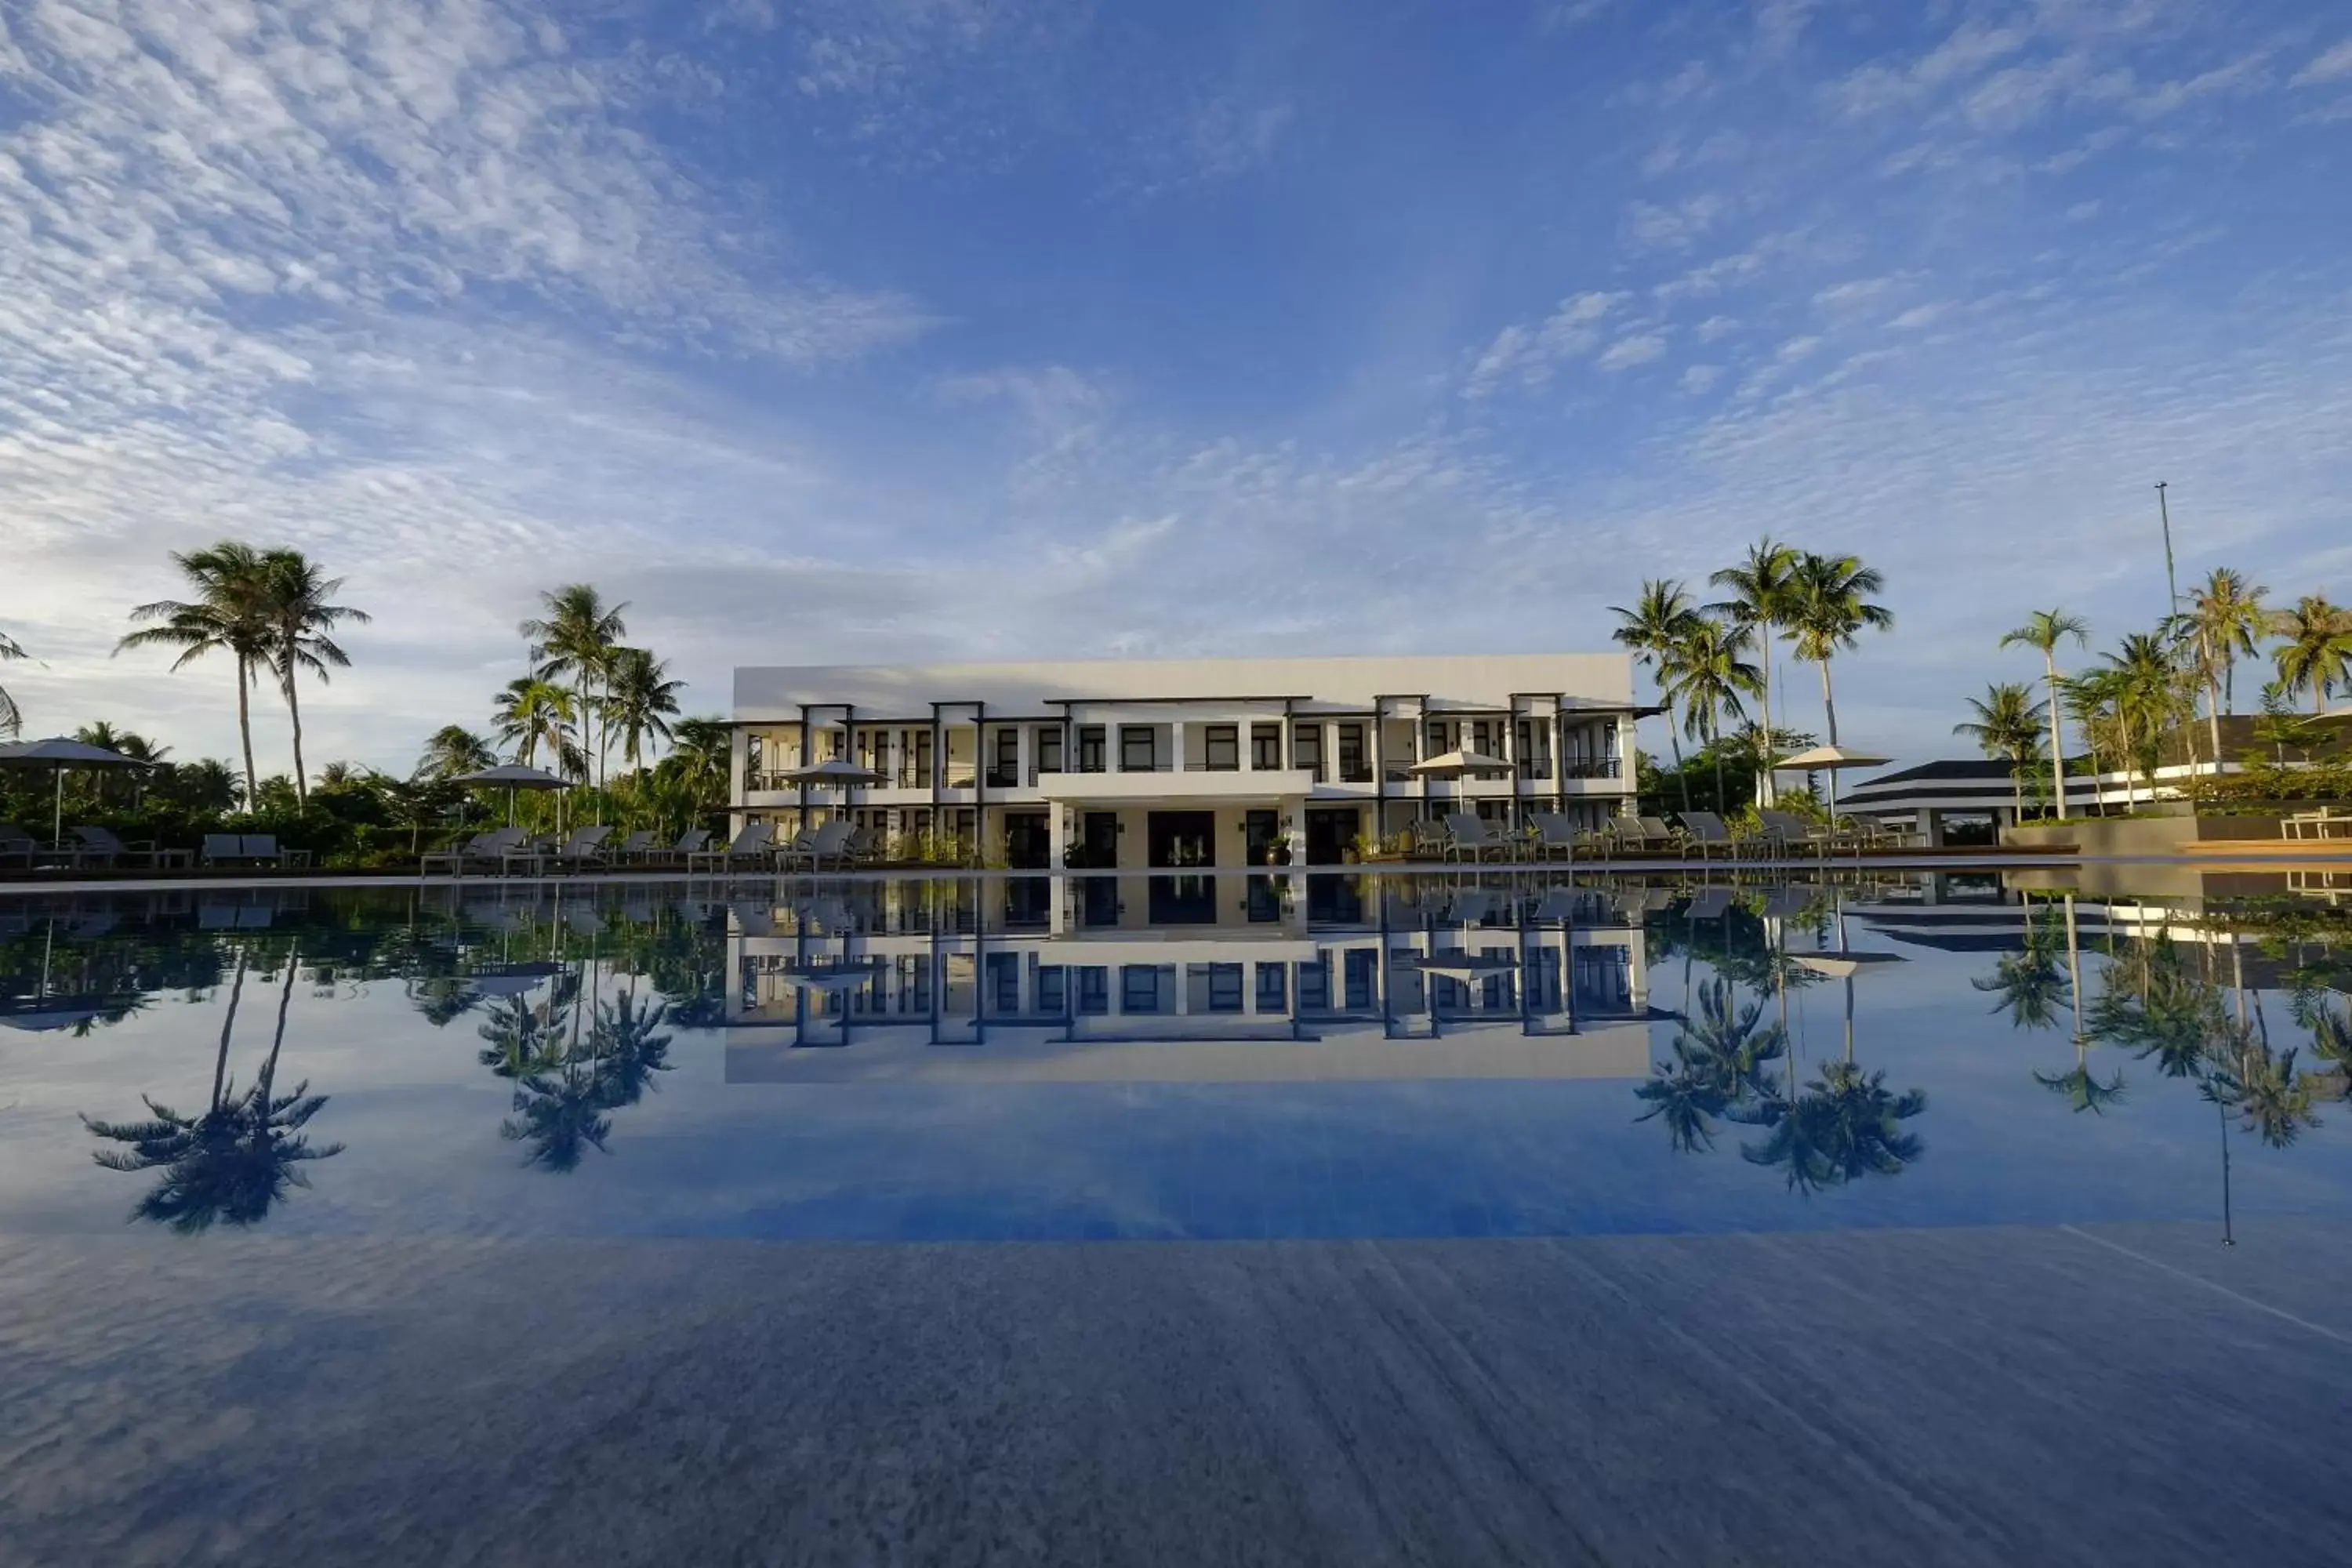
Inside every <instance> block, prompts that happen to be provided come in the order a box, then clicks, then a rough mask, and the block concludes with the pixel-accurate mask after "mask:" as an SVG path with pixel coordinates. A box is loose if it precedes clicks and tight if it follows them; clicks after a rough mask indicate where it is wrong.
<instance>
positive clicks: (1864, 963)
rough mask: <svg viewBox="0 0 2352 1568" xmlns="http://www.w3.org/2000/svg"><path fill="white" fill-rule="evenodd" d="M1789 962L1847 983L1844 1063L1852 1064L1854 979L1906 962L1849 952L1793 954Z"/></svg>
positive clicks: (1896, 957)
mask: <svg viewBox="0 0 2352 1568" xmlns="http://www.w3.org/2000/svg"><path fill="white" fill-rule="evenodd" d="M1789 958H1790V962H1791V963H1799V964H1801V965H1803V966H1804V967H1805V968H1807V969H1810V970H1811V971H1812V972H1813V973H1816V974H1826V975H1829V976H1830V977H1831V978H1832V979H1835V980H1842V981H1843V982H1844V983H1845V1059H1846V1060H1848V1061H1852V1060H1853V977H1854V976H1855V975H1856V974H1859V973H1862V972H1863V971H1864V970H1865V969H1875V968H1877V967H1879V966H1880V965H1882V964H1888V963H1905V962H1906V960H1905V959H1904V958H1902V957H1901V956H1900V955H1898V954H1895V953H1892V952H1854V951H1853V950H1852V949H1850V948H1835V949H1832V950H1831V951H1829V952H1792V953H1790V955H1789Z"/></svg>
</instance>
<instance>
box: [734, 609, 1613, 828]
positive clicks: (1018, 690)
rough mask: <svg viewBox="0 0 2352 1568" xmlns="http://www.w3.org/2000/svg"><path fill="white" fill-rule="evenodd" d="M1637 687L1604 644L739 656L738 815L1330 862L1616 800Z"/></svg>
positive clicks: (1576, 814)
mask: <svg viewBox="0 0 2352 1568" xmlns="http://www.w3.org/2000/svg"><path fill="white" fill-rule="evenodd" d="M1635 713H1636V709H1635V707H1634V703H1633V665H1632V661H1631V659H1630V658H1627V657H1626V656H1624V655H1622V654H1516V655H1494V656H1485V655H1473V656H1462V657H1445V658H1410V657H1398V658H1270V659H1240V658H1234V659H1182V660H1166V659H1135V660H1128V659H1105V660H1088V661H1074V662H1055V663H1034V664H968V665H862V666H860V665H838V666H810V667H786V668H739V669H738V670H736V672H735V742H734V759H733V766H734V789H733V795H732V797H731V800H732V811H733V817H734V824H735V826H739V827H740V826H741V825H743V824H744V823H747V822H754V821H772V822H774V823H776V824H777V825H778V826H780V828H782V829H784V830H787V831H792V830H797V829H799V828H801V827H803V826H814V825H815V824H817V823H820V822H823V821H825V820H827V819H828V818H831V817H834V816H843V815H845V816H849V817H851V818H852V819H853V820H855V821H856V823H857V824H858V825H859V826H866V827H872V828H876V829H878V830H880V831H882V832H884V833H887V834H894V835H895V834H908V833H936V834H950V835H953V836H955V837H958V838H960V839H962V840H964V841H966V842H971V841H973V840H974V839H975V838H976V839H977V841H978V842H979V843H980V845H981V846H982V849H983V852H984V853H985V854H986V855H987V856H988V857H989V858H991V859H1002V860H1003V862H1004V863H1005V864H1007V865H1008V866H1010V867H1012V868H1015V869H1037V870H1044V869H1065V868H1066V869H1097V870H1143V869H1152V868H1161V869H1173V868H1192V867H1199V868H1210V867H1219V866H1223V867H1244V866H1264V865H1272V864H1291V865H1335V864H1338V863H1339V862H1340V861H1342V860H1344V859H1346V858H1349V852H1350V851H1351V850H1354V849H1356V848H1357V847H1359V846H1360V844H1361V843H1364V842H1367V841H1370V840H1372V839H1374V838H1377V837H1381V836H1383V835H1389V834H1393V833H1396V832H1399V831H1401V830H1402V829H1403V828H1404V827H1405V826H1407V825H1409V824H1410V823H1411V822H1412V820H1413V819H1415V818H1417V817H1429V816H1444V815H1445V814H1447V813H1450V812H1460V811H1469V812H1475V813H1476V814H1477V815H1479V816H1484V817H1486V818H1488V819H1490V820H1494V821H1499V822H1506V823H1517V822H1520V821H1524V820H1525V819H1526V817H1527V816H1528V815H1530V814H1532V813H1536V812H1559V813H1563V814H1566V815H1568V816H1571V817H1573V818H1575V819H1576V820H1577V821H1578V822H1579V823H1580V824H1582V825H1586V826H1597V825H1598V824H1599V823H1600V821H1601V819H1602V818H1604V817H1606V816H1613V815H1617V814H1620V813H1621V812H1623V811H1626V810H1629V809H1631V805H1632V801H1633V719H1634V716H1635ZM1455 756H1467V757H1468V758H1470V759H1473V760H1474V762H1475V765H1474V766H1471V767H1468V768H1466V769H1463V770H1453V769H1449V768H1447V767H1445V766H1444V760H1445V759H1447V758H1450V757H1455ZM822 763H836V764H845V767H846V776H843V777H835V778H818V779H814V780H813V779H810V778H807V777H805V776H799V775H803V774H804V773H805V770H807V769H809V768H812V767H814V766H816V765H818V764H822Z"/></svg>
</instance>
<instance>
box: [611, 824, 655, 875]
mask: <svg viewBox="0 0 2352 1568" xmlns="http://www.w3.org/2000/svg"><path fill="white" fill-rule="evenodd" d="M659 847H661V846H660V843H659V841H658V839H657V837H656V835H655V833H654V830H653V829H652V828H650V827H640V828H638V829H637V830H636V831H635V833H632V834H630V835H629V836H628V837H626V838H624V839H622V840H621V841H620V842H619V843H618V844H615V845H614V846H613V847H612V848H611V849H609V850H607V851H606V852H605V856H604V858H606V859H608V860H610V861H612V862H613V863H614V865H616V866H617V865H625V864H629V863H633V862H635V861H638V860H642V859H644V858H646V856H648V855H650V854H652V853H653V852H654V851H655V850H656V849H657V848H659Z"/></svg>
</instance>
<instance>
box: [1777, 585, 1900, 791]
mask: <svg viewBox="0 0 2352 1568" xmlns="http://www.w3.org/2000/svg"><path fill="white" fill-rule="evenodd" d="M1885 590H1886V579H1885V576H1884V575H1883V574H1880V572H1879V571H1878V570H1877V568H1875V567H1872V566H1865V565H1864V564H1863V563H1861V562H1860V561H1858V560H1856V559H1855V558H1854V557H1853V556H1851V555H1811V554H1807V555H1801V556H1799V557H1798V558H1797V569H1796V572H1795V574H1794V576H1793V578H1792V580H1791V581H1790V586H1789V592H1790V602H1791V604H1790V616H1789V623H1788V624H1789V630H1790V633H1791V635H1792V636H1793V637H1794V640H1795V643H1796V648H1797V657H1798V658H1801V659H1808V660H1811V662H1812V663H1814V664H1817V665H1819V666H1821V668H1822V714H1823V716H1824V717H1826V718H1827V719H1828V721H1829V731H1830V744H1831V745H1832V746H1834V745H1836V744H1837V739H1838V728H1837V694H1836V693H1835V692H1834V691H1833V690H1832V689H1831V686H1830V660H1831V659H1832V658H1835V657H1836V656H1837V654H1838V653H1840V652H1841V651H1845V650H1851V649H1852V648H1853V647H1857V646H1859V645H1857V644H1856V643H1855V641H1854V635H1855V634H1856V633H1857V632H1860V631H1862V630H1864V628H1870V629H1874V630H1877V631H1887V630H1890V629H1892V628H1893V626H1894V625H1895V612H1894V611H1892V610H1890V609H1888V608H1887V607H1886V606H1885V605H1874V604H1872V603H1871V602H1870V595H1873V594H1880V593H1884V592H1885Z"/></svg>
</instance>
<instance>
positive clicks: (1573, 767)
mask: <svg viewBox="0 0 2352 1568" xmlns="http://www.w3.org/2000/svg"><path fill="white" fill-rule="evenodd" d="M1624 776H1625V763H1624V760H1623V759H1622V758H1620V757H1584V758H1573V759H1570V761H1569V762H1568V763H1566V764H1564V765H1563V766H1562V767H1561V769H1560V777H1562V778H1569V779H1616V778H1623V777H1624Z"/></svg>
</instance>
